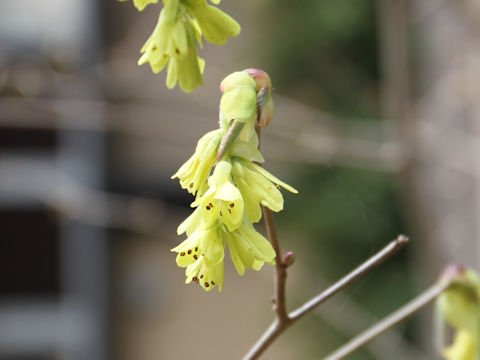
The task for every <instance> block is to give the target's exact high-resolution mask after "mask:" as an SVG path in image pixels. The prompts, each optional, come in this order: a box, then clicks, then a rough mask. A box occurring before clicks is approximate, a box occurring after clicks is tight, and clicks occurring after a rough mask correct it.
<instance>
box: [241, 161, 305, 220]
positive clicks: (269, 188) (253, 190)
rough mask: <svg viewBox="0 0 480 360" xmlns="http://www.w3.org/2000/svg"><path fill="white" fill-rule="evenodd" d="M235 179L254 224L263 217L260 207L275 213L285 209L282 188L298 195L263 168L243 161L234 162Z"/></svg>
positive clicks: (248, 215)
mask: <svg viewBox="0 0 480 360" xmlns="http://www.w3.org/2000/svg"><path fill="white" fill-rule="evenodd" d="M233 178H234V180H235V183H236V184H237V187H238V188H239V190H240V192H241V193H242V197H243V199H244V203H245V211H246V214H247V217H248V220H249V221H251V222H253V223H255V222H258V221H260V219H261V217H262V210H261V207H260V205H263V206H265V207H268V208H269V209H270V210H272V211H275V212H278V211H281V210H282V209H283V196H282V193H281V192H280V191H279V188H280V187H283V188H285V189H286V190H288V191H290V192H292V193H295V194H296V193H298V191H297V190H295V189H294V188H292V187H291V186H290V185H288V184H285V183H284V182H283V181H281V180H279V179H277V178H276V177H275V176H273V175H272V174H270V173H269V172H268V171H267V170H265V169H264V168H262V167H261V166H259V165H257V164H254V163H253V162H251V161H247V160H243V159H234V160H233Z"/></svg>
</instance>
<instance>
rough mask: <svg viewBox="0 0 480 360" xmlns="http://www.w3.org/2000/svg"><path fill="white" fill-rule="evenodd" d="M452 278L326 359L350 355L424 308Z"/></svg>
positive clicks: (332, 359)
mask: <svg viewBox="0 0 480 360" xmlns="http://www.w3.org/2000/svg"><path fill="white" fill-rule="evenodd" d="M451 280H452V279H445V278H442V279H440V280H439V281H438V282H437V283H435V284H434V285H433V286H431V287H430V288H429V289H427V290H425V292H423V293H422V294H420V295H419V296H418V297H416V298H415V299H413V300H412V301H411V302H409V303H408V304H406V305H404V306H403V307H401V308H400V309H398V310H397V311H395V312H394V313H393V314H391V315H390V316H388V317H386V318H385V319H383V320H382V321H380V322H378V323H376V324H375V325H373V326H372V327H371V328H369V329H367V330H365V331H364V332H363V333H361V334H360V335H358V336H357V337H355V338H353V339H352V340H350V341H349V342H348V343H346V344H345V345H343V346H342V347H340V348H339V349H337V350H336V351H334V352H333V353H331V354H330V355H328V356H327V357H325V358H324V360H339V359H343V358H344V357H346V356H347V355H350V354H351V353H353V352H354V351H355V350H357V349H358V348H360V347H361V346H363V345H365V344H366V343H368V342H370V341H372V340H373V339H375V338H376V337H377V336H379V335H381V334H383V333H384V332H385V331H387V330H388V329H390V328H391V327H393V326H395V325H397V324H398V323H399V322H401V321H403V320H405V319H406V318H408V317H409V316H411V315H412V314H414V313H415V312H417V311H418V310H420V309H422V308H423V307H424V306H425V305H427V304H428V303H430V302H431V301H433V300H434V299H435V298H436V297H437V296H438V295H440V294H441V293H442V292H444V291H445V290H446V289H447V288H448V287H449V286H450V284H451Z"/></svg>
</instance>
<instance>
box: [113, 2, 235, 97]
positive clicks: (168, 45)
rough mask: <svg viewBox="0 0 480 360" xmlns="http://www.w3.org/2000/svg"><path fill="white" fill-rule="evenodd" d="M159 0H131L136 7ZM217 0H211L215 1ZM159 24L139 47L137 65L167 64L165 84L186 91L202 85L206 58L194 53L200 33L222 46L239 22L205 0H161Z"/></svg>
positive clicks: (159, 66)
mask: <svg viewBox="0 0 480 360" xmlns="http://www.w3.org/2000/svg"><path fill="white" fill-rule="evenodd" d="M120 1H126V0H120ZM156 2H158V0H134V5H135V6H136V7H137V9H138V10H140V11H141V10H143V9H144V8H145V7H146V6H147V5H148V4H150V3H156ZM219 2H220V1H212V3H214V4H218V3H219ZM163 4H164V7H163V9H162V10H161V12H160V15H159V19H158V23H157V25H156V27H155V29H154V31H153V33H152V35H151V36H150V37H149V38H148V40H147V41H146V42H145V44H144V45H143V47H142V49H141V53H142V56H141V57H140V59H139V60H138V64H139V65H142V64H145V63H149V64H150V67H151V68H152V71H153V72H154V73H159V72H161V71H162V70H163V69H164V68H165V67H167V80H166V85H167V87H168V88H169V89H171V88H173V87H174V86H175V84H177V83H178V84H179V85H180V87H181V89H182V90H183V91H185V92H192V91H193V90H195V88H196V87H197V86H198V85H203V79H202V73H203V70H204V68H205V61H204V60H203V59H202V58H200V57H199V56H198V55H197V42H198V44H199V46H200V47H202V46H203V43H202V36H203V37H204V38H205V39H206V40H207V41H208V42H211V43H214V44H217V45H223V44H224V43H226V42H227V40H228V38H229V37H235V36H237V35H238V34H239V33H240V25H239V24H238V23H237V22H236V21H235V20H234V19H232V18H231V17H230V16H229V15H227V14H225V13H224V12H223V11H221V10H220V9H218V8H217V7H215V6H213V5H210V4H208V3H207V0H163Z"/></svg>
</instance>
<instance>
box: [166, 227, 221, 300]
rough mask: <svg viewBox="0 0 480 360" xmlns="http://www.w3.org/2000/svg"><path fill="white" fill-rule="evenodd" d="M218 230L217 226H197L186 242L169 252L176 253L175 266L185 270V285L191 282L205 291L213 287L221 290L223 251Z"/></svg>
mask: <svg viewBox="0 0 480 360" xmlns="http://www.w3.org/2000/svg"><path fill="white" fill-rule="evenodd" d="M203 225H205V224H203ZM219 228H220V227H219V225H218V224H217V225H215V226H210V227H207V226H199V227H198V228H197V229H196V230H195V231H194V232H193V233H192V234H191V235H190V236H188V238H187V239H186V240H184V241H183V242H182V243H181V244H180V245H178V246H176V247H174V248H173V249H172V250H171V251H173V252H176V253H178V254H177V258H176V261H177V265H178V266H180V267H186V268H187V269H186V271H185V274H186V276H187V279H186V283H187V284H188V283H190V282H191V281H192V280H193V281H195V282H197V283H199V284H200V285H202V287H203V288H204V289H205V290H207V291H209V290H211V289H213V287H214V286H215V285H218V287H219V290H220V291H221V290H222V286H223V257H224V252H225V251H224V241H223V240H222V238H221V237H220V236H219Z"/></svg>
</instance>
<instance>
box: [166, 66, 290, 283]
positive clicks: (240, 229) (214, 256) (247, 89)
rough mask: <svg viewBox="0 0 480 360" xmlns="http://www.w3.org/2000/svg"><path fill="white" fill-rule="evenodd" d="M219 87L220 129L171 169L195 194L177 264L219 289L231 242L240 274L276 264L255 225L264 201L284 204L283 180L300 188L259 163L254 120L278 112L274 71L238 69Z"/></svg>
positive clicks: (261, 121)
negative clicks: (273, 94) (272, 79)
mask: <svg viewBox="0 0 480 360" xmlns="http://www.w3.org/2000/svg"><path fill="white" fill-rule="evenodd" d="M220 89H221V91H222V93H223V95H222V99H221V101H220V119H219V128H218V129H217V130H214V131H211V132H209V133H207V134H206V135H204V136H203V137H202V138H201V139H200V140H199V141H198V144H197V147H196V150H195V153H194V154H193V155H192V157H191V158H190V159H188V160H187V162H186V163H185V164H183V165H182V166H181V167H180V169H179V170H178V171H177V173H176V174H174V175H173V176H172V178H178V179H179V180H180V185H181V186H182V188H184V189H186V190H187V191H188V192H190V193H191V194H192V195H194V196H195V201H194V202H193V203H192V204H191V206H192V207H194V208H195V211H193V213H192V214H191V215H190V216H189V217H188V218H187V219H186V220H185V221H184V222H183V223H181V224H180V226H179V227H178V230H177V232H178V234H179V235H181V234H184V233H185V234H186V236H187V239H186V240H185V241H183V242H182V243H181V244H180V245H178V246H177V247H175V248H173V249H172V251H174V252H176V253H177V259H176V261H177V264H178V266H180V267H186V276H187V279H186V282H187V283H190V282H192V281H194V282H196V283H198V284H200V285H201V286H202V288H203V289H205V290H206V291H210V290H212V289H213V288H214V287H215V286H218V288H219V290H220V291H221V290H222V285H223V272H224V267H223V260H224V253H225V249H226V247H227V246H228V248H229V251H230V256H231V258H232V260H233V263H234V265H235V267H236V269H237V271H238V273H239V274H240V275H243V274H244V272H245V270H246V269H255V270H259V269H260V268H261V267H262V266H263V264H264V263H269V264H274V262H275V251H274V250H273V248H272V245H271V244H270V242H268V240H267V239H266V238H265V237H263V236H262V235H261V234H260V233H258V232H257V231H256V230H255V228H254V227H253V224H254V223H256V222H258V221H260V219H261V217H262V212H261V206H262V205H263V206H266V207H268V208H269V209H271V210H272V211H276V212H277V211H280V210H282V209H283V196H282V194H281V192H280V188H281V187H283V188H285V189H287V190H288V191H291V192H293V193H297V191H296V190H295V189H294V188H292V187H291V186H289V185H287V184H285V183H284V182H282V181H280V180H279V179H277V178H276V177H275V176H273V175H272V174H270V173H269V172H268V171H266V170H265V169H263V168H262V167H261V166H260V165H258V163H261V162H263V156H262V154H261V153H260V151H259V150H258V137H257V134H256V132H255V125H258V126H267V125H268V123H269V122H270V120H271V118H272V115H273V102H272V99H271V84H270V78H269V76H268V75H267V74H266V73H265V72H263V71H261V70H256V69H247V70H244V71H239V72H234V73H232V74H230V75H229V76H227V77H226V78H225V79H224V80H223V81H222V83H221V85H220ZM212 169H213V171H212Z"/></svg>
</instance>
